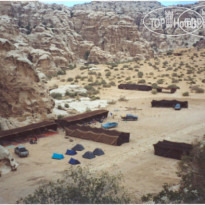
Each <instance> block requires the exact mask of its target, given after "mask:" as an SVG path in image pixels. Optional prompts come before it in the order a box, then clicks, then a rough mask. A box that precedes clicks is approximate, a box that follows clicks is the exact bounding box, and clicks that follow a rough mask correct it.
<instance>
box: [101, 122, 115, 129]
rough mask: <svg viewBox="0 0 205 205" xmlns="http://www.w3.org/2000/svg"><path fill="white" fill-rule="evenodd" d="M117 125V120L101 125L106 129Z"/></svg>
mask: <svg viewBox="0 0 205 205" xmlns="http://www.w3.org/2000/svg"><path fill="white" fill-rule="evenodd" d="M117 125H118V123H117V122H107V123H105V124H104V125H102V127H103V128H106V129H108V128H113V127H116V126H117Z"/></svg>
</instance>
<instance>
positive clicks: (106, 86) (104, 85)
mask: <svg viewBox="0 0 205 205" xmlns="http://www.w3.org/2000/svg"><path fill="white" fill-rule="evenodd" d="M103 87H104V88H110V87H111V85H110V84H103Z"/></svg>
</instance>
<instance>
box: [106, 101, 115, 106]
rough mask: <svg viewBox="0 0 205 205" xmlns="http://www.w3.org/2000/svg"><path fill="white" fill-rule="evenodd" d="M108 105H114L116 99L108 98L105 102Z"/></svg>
mask: <svg viewBox="0 0 205 205" xmlns="http://www.w3.org/2000/svg"><path fill="white" fill-rule="evenodd" d="M107 103H108V104H109V105H114V104H116V101H115V100H110V101H108V102H107Z"/></svg>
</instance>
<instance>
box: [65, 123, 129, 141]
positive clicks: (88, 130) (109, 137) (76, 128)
mask: <svg viewBox="0 0 205 205" xmlns="http://www.w3.org/2000/svg"><path fill="white" fill-rule="evenodd" d="M65 130H66V135H68V136H71V137H77V138H81V139H86V140H93V141H95V142H102V143H106V144H110V145H121V144H123V143H126V142H129V138H130V133H125V132H118V131H116V130H106V129H102V128H94V127H89V126H81V125H71V126H69V127H67V128H66V129H65Z"/></svg>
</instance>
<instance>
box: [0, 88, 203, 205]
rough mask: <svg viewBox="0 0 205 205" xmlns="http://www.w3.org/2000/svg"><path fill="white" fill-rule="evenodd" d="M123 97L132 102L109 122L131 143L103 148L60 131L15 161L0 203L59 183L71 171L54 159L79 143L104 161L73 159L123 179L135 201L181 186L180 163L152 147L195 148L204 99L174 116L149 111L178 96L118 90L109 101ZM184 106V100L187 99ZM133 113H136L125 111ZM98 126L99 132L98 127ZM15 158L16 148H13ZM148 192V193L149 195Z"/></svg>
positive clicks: (113, 108) (192, 99) (112, 91)
mask: <svg viewBox="0 0 205 205" xmlns="http://www.w3.org/2000/svg"><path fill="white" fill-rule="evenodd" d="M113 94H114V95H118V96H115V97H119V96H121V95H125V96H126V98H127V99H128V101H126V102H117V103H116V104H114V105H109V106H108V110H109V111H110V112H112V113H113V114H114V119H113V116H110V115H109V117H108V119H107V121H118V122H119V125H118V127H117V130H120V131H125V132H127V131H128V132H130V142H129V143H125V144H123V145H121V146H111V145H107V144H103V143H97V142H93V141H87V140H82V139H77V138H71V137H69V139H73V141H72V142H70V140H69V139H66V138H65V134H64V132H63V131H62V130H60V131H59V134H56V135H53V136H50V137H46V138H42V139H40V141H39V143H38V144H37V145H31V144H29V143H26V144H25V145H26V147H27V148H28V149H29V151H30V156H29V157H28V158H17V157H16V160H17V162H19V163H20V166H19V168H18V170H17V171H15V172H10V173H8V174H6V175H4V176H3V177H1V178H0V183H1V186H0V193H1V195H0V203H15V202H16V200H17V199H19V197H23V196H26V195H27V194H29V193H31V192H32V191H33V190H34V189H35V188H36V187H37V186H38V185H39V182H40V181H41V180H43V181H44V180H54V179H57V178H59V177H61V174H60V173H62V172H63V170H65V169H70V168H71V166H72V165H69V164H68V160H69V159H70V157H69V156H67V155H65V158H64V159H63V160H53V159H51V156H52V153H53V152H57V153H63V154H64V152H65V151H66V149H69V148H72V147H73V146H74V145H75V144H76V143H81V144H82V145H83V146H84V147H85V150H84V151H93V150H94V149H95V148H96V147H99V148H102V149H103V150H104V152H105V155H104V156H99V157H96V158H95V159H92V160H88V159H84V158H82V154H83V153H84V151H82V152H78V154H77V155H76V156H75V158H76V159H78V160H79V161H80V162H81V165H80V166H83V167H89V169H90V170H92V171H99V170H106V171H109V172H110V173H111V174H115V173H119V172H120V173H122V174H123V175H124V185H125V186H126V187H127V188H128V190H129V191H130V192H131V193H133V194H134V195H135V196H136V197H137V198H139V197H140V196H142V195H143V194H146V193H150V192H158V191H160V190H161V187H162V185H163V184H164V183H177V181H178V178H177V175H176V171H177V163H178V160H174V159H169V158H163V157H159V156H155V155H154V149H153V144H154V143H156V142H158V141H159V140H163V139H167V140H170V141H178V142H186V143H192V142H193V141H195V140H199V139H201V138H202V137H203V135H204V133H205V110H204V106H205V96H204V95H201V94H198V95H197V94H195V95H193V96H192V97H189V98H188V101H189V108H188V109H182V110H181V111H175V110H174V109H172V108H151V104H150V102H151V100H152V99H153V98H154V99H163V98H165V97H166V99H169V98H170V99H173V98H176V97H177V99H180V97H179V96H178V93H177V92H176V93H175V94H172V95H170V94H162V93H161V94H158V95H157V96H154V97H153V95H152V94H150V93H149V92H141V91H128V90H120V91H119V90H117V88H112V89H110V90H109V92H107V93H106V96H111V95H112V96H113ZM183 100H186V98H185V97H183ZM132 107H135V108H136V109H137V110H132V111H127V109H129V108H132ZM130 112H132V113H133V114H137V115H138V116H139V120H138V121H133V122H131V121H130V122H124V121H121V120H120V115H122V114H125V113H130ZM95 126H100V124H96V125H95ZM10 151H11V153H12V154H13V155H15V154H14V152H13V148H10ZM145 190H146V192H145Z"/></svg>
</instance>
